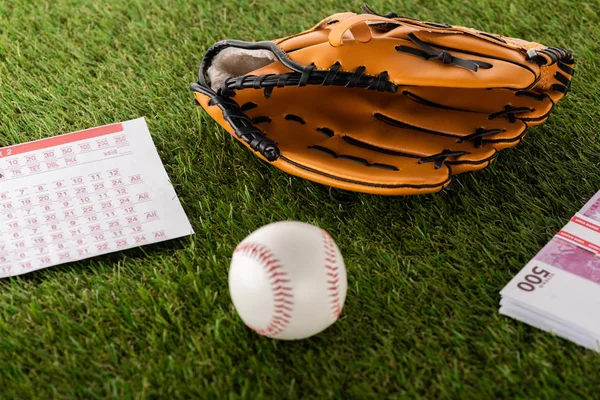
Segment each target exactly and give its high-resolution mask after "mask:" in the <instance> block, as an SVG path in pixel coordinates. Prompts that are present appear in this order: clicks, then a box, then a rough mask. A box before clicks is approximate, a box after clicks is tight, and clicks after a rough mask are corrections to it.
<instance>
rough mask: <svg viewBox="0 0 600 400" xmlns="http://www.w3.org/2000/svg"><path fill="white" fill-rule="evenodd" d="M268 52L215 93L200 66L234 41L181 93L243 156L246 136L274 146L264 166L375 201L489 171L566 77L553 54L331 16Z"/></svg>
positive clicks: (521, 44) (380, 20) (452, 31)
mask: <svg viewBox="0 0 600 400" xmlns="http://www.w3.org/2000/svg"><path fill="white" fill-rule="evenodd" d="M243 43H246V42H243ZM260 43H264V42H260ZM272 43H274V44H275V45H276V49H275V50H278V51H277V52H279V53H281V54H280V55H279V56H278V60H277V61H275V62H273V63H271V64H269V65H266V66H264V67H262V68H260V69H258V70H254V71H250V72H248V74H246V75H245V76H244V77H231V78H230V79H228V80H227V81H226V82H225V83H224V84H223V86H222V87H220V88H219V89H218V90H213V89H210V82H209V81H208V78H207V76H206V68H207V67H208V66H209V65H210V60H211V58H212V57H214V54H215V53H218V51H220V49H221V48H222V47H223V46H230V45H231V46H235V43H233V42H227V41H225V42H220V43H219V44H217V45H215V47H214V48H213V49H211V50H209V52H208V53H207V56H206V57H205V60H204V61H203V66H202V67H201V70H200V77H199V82H198V83H197V84H193V85H192V89H193V90H195V92H196V93H195V97H196V100H197V102H198V103H199V104H200V105H201V106H202V107H203V108H204V109H205V110H206V111H207V112H208V113H209V114H210V115H211V116H212V117H213V118H214V119H215V120H216V121H217V122H218V123H219V124H221V126H223V127H224V128H225V129H226V130H227V131H229V132H230V133H231V134H232V135H233V136H234V137H236V138H238V139H239V140H240V141H241V142H242V143H244V144H245V145H246V146H248V147H249V148H251V149H252V147H256V146H255V145H251V144H250V140H248V139H247V138H245V137H244V132H247V131H249V130H253V129H254V131H253V132H255V133H254V134H255V136H258V137H259V139H260V138H261V137H262V138H266V139H268V140H270V141H271V142H272V143H274V145H276V147H277V148H278V149H279V152H280V153H278V157H277V158H276V159H275V160H273V161H270V163H271V164H273V166H275V167H277V168H279V169H281V170H283V171H285V172H287V173H290V174H293V175H296V176H300V177H303V178H306V179H310V180H312V181H315V182H318V183H321V184H324V185H328V186H333V187H337V188H340V189H344V190H349V191H358V192H364V193H373V194H381V195H412V194H423V193H432V192H436V191H439V190H441V189H443V188H444V187H446V186H447V185H448V184H449V183H450V181H451V179H452V177H453V175H455V174H459V173H462V172H467V171H474V170H479V169H482V168H485V167H487V166H489V165H490V164H491V163H492V162H493V161H494V160H495V158H496V157H497V155H498V152H499V151H500V150H503V149H506V148H509V147H512V146H515V145H516V144H518V143H519V142H520V141H521V140H522V139H523V138H524V137H525V135H526V134H527V133H528V129H529V128H530V127H532V126H535V125H539V124H541V123H543V122H544V121H546V120H547V119H548V116H549V115H550V113H551V112H552V109H553V107H554V106H555V105H556V103H557V102H558V101H559V100H560V99H561V98H562V97H563V96H564V94H565V93H566V92H567V91H568V89H569V86H570V81H571V78H572V75H573V57H572V54H571V53H570V52H569V51H566V50H564V49H559V48H548V47H546V46H543V45H541V44H538V43H533V42H527V41H524V40H521V39H515V38H508V37H504V36H500V35H494V34H488V33H485V32H480V31H477V30H474V29H471V28H465V27H452V26H449V25H445V24H431V23H427V22H423V21H419V20H416V19H412V18H406V17H397V18H386V17H383V16H379V15H372V14H361V15H357V14H353V13H341V14H335V15H332V16H330V17H328V18H326V19H324V20H323V21H321V22H319V23H318V24H317V25H316V26H315V27H313V28H312V29H310V30H307V31H305V32H301V33H299V34H295V35H293V36H289V37H286V38H282V39H278V40H275V41H274V42H272ZM246 45H248V46H252V44H247V43H246ZM258 45H259V44H257V46H258ZM260 46H263V44H260ZM264 46H266V45H264ZM276 55H277V54H276ZM288 61H291V62H292V64H290V63H289V62H288ZM315 71H317V72H315ZM318 71H321V75H319V76H320V77H321V76H322V78H318V79H317V78H315V76H316V74H317V73H318ZM344 74H345V75H344ZM342 75H344V76H345V77H344V76H342ZM359 75H360V76H361V79H366V78H365V77H370V78H369V79H371V81H369V82H370V83H369V85H370V87H369V88H366V87H364V86H366V85H367V84H366V83H365V84H364V85H363V84H362V83H361V82H363V81H361V80H359V79H358V78H357V77H358V76H359ZM309 78H311V79H313V80H316V81H319V80H321V81H322V82H321V81H319V82H317V83H313V82H312V81H310V80H309ZM293 79H296V80H295V81H293ZM303 79H304V82H303V83H298V82H297V81H300V82H302V80H303ZM269 80H271V81H273V80H274V81H275V82H276V83H275V84H271V86H270V87H269V86H268V85H266V84H265V82H268V81H269ZM257 81H260V82H257ZM292 81H293V82H294V84H292V83H290V82H292ZM350 81H352V82H353V83H349V82H350ZM307 82H308V83H307ZM384 84H385V85H384ZM361 85H362V86H363V87H361ZM386 85H387V86H386ZM390 87H391V88H392V89H393V90H391V89H390ZM236 106H237V107H238V108H237V109H236V108H235V107H236ZM224 110H232V111H224ZM240 115H242V117H241V116H240ZM240 120H243V121H250V122H251V124H248V123H247V122H246V125H249V126H250V127H247V126H245V125H244V127H243V128H240V126H238V125H237V124H238V121H240ZM261 135H262V136H261ZM252 150H253V152H255V154H257V155H258V156H259V157H261V158H263V159H264V160H267V158H270V157H265V156H264V154H263V155H261V153H260V152H257V151H255V150H256V149H252Z"/></svg>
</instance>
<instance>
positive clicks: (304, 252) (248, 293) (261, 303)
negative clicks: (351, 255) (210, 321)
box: [229, 221, 348, 340]
mask: <svg viewBox="0 0 600 400" xmlns="http://www.w3.org/2000/svg"><path fill="white" fill-rule="evenodd" d="M347 288H348V282H347V278H346V267H345V266H344V260H343V258H342V255H341V253H340V250H339V249H338V247H337V245H336V244H335V242H334V241H333V239H332V238H331V236H330V235H329V233H327V232H325V231H324V230H323V229H321V228H318V227H316V226H313V225H309V224H305V223H302V222H293V221H285V222H276V223H274V224H270V225H266V226H263V227H262V228H260V229H258V230H256V231H254V232H253V233H251V234H250V235H249V236H247V237H246V238H245V239H244V240H242V242H241V243H240V244H239V245H238V246H237V247H236V249H235V251H234V253H233V258H232V260H231V267H230V269H229V292H230V294H231V298H232V300H233V305H234V306H235V308H236V310H237V312H238V314H239V316H240V317H241V318H242V320H243V321H244V323H245V324H246V325H247V326H248V327H249V328H250V329H252V330H254V331H256V332H258V333H259V334H261V335H264V336H268V337H271V338H275V339H284V340H294V339H304V338H307V337H309V336H312V335H316V334H317V333H319V332H321V331H323V330H325V329H326V328H327V327H329V326H330V325H332V324H333V323H334V322H335V321H336V320H337V318H338V317H339V315H340V312H341V311H342V307H343V306H344V301H345V300H346V290H347Z"/></svg>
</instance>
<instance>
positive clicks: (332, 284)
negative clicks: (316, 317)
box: [321, 229, 342, 318]
mask: <svg viewBox="0 0 600 400" xmlns="http://www.w3.org/2000/svg"><path fill="white" fill-rule="evenodd" d="M321 232H322V233H323V246H324V247H325V269H326V274H327V276H328V277H330V278H333V280H327V284H328V286H327V291H328V293H329V302H330V303H331V312H332V313H333V316H334V318H337V317H339V315H340V313H341V312H342V306H341V304H340V292H339V290H340V288H339V283H340V280H339V275H338V273H337V272H338V270H339V267H338V265H337V252H336V250H335V244H334V242H333V239H332V238H331V235H329V233H327V231H325V230H323V229H321Z"/></svg>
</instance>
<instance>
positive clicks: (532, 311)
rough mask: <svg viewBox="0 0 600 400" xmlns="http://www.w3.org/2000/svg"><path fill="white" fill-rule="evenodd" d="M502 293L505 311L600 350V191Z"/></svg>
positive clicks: (532, 324) (502, 309)
mask: <svg viewBox="0 0 600 400" xmlns="http://www.w3.org/2000/svg"><path fill="white" fill-rule="evenodd" d="M500 294H501V296H502V300H501V301H500V313H501V314H504V315H507V316H509V317H512V318H515V319H517V320H519V321H522V322H525V323H527V324H529V325H531V326H534V327H536V328H539V329H543V330H545V331H548V332H552V333H554V334H556V335H558V336H561V337H563V338H565V339H568V340H570V341H572V342H575V343H577V344H579V345H581V346H584V347H587V348H590V349H593V350H596V351H599V352H600V192H598V193H596V195H595V196H594V197H593V198H592V199H591V200H590V201H589V202H588V203H587V204H586V205H585V206H584V207H583V208H582V209H581V210H580V211H579V212H578V213H577V214H575V216H573V218H571V220H570V221H569V223H568V224H567V225H565V227H564V228H563V229H562V230H561V231H560V232H558V233H557V234H556V235H555V236H554V237H553V238H552V240H550V242H549V243H548V244H547V245H546V246H545V247H544V248H543V249H542V250H541V251H540V252H539V253H538V254H537V255H536V256H535V257H534V258H533V260H531V261H530V262H529V263H528V264H527V265H526V266H525V268H523V269H522V270H521V272H519V274H518V275H517V276H515V278H514V279H513V280H512V281H510V283H509V284H508V285H506V287H505V288H504V289H503V290H502V291H501V292H500Z"/></svg>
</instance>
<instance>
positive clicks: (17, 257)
mask: <svg viewBox="0 0 600 400" xmlns="http://www.w3.org/2000/svg"><path fill="white" fill-rule="evenodd" d="M193 233H194V232H193V229H192V227H191V225H190V223H189V221H188V218H187V216H186V215H185V212H184V211H183V208H182V207H181V204H180V202H179V199H178V198H177V194H176V193H175V190H174V188H173V186H172V185H171V183H170V182H169V177H168V176H167V173H166V171H165V169H164V167H163V165H162V162H161V161H160V158H159V156H158V153H157V151H156V148H155V146H154V143H153V142H152V138H151V136H150V132H149V131H148V127H147V125H146V122H145V120H144V119H143V118H140V119H136V120H132V121H127V122H123V123H117V124H112V125H106V126H102V127H98V128H92V129H87V130H84V131H80V132H74V133H69V134H66V135H60V136H54V137H50V138H47V139H42V140H38V141H35V142H29V143H24V144H19V145H15V146H11V147H5V148H0V278H4V277H8V276H14V275H20V274H24V273H27V272H31V271H35V270H38V269H41V268H46V267H50V266H53V265H58V264H62V263H66V262H72V261H77V260H81V259H85V258H89V257H94V256H97V255H100V254H106V253H111V252H115V251H118V250H124V249H128V248H132V247H137V246H141V245H146V244H150V243H156V242H161V241H165V240H169V239H174V238H177V237H181V236H185V235H190V234H193Z"/></svg>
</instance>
